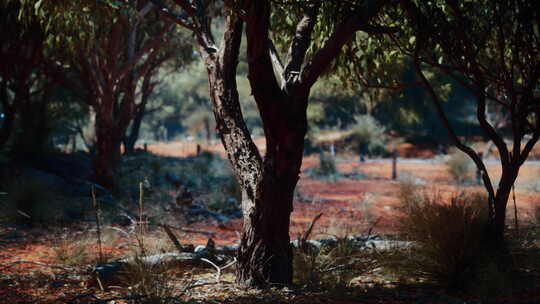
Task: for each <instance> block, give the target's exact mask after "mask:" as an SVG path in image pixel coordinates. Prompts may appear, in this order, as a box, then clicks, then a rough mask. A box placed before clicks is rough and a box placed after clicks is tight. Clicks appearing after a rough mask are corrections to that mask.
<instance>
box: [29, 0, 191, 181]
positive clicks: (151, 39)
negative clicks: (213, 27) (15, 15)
mask: <svg viewBox="0 0 540 304" xmlns="http://www.w3.org/2000/svg"><path fill="white" fill-rule="evenodd" d="M20 2H21V3H22V5H23V11H24V12H26V14H28V15H30V14H31V13H30V12H32V13H34V12H35V14H36V15H37V16H38V17H39V18H40V21H41V24H42V25H43V26H44V27H46V28H51V29H52V30H53V31H54V33H55V34H56V35H55V38H56V39H54V40H53V41H52V42H51V43H54V44H58V45H62V46H63V47H64V49H65V51H64V52H63V53H62V56H63V57H62V60H61V63H60V64H56V65H55V66H54V69H53V70H55V71H54V74H55V76H56V77H58V78H59V79H60V81H61V82H62V83H63V84H64V85H66V86H68V87H70V88H71V89H72V90H73V91H74V92H75V93H77V94H78V98H79V99H80V100H81V101H82V102H84V103H86V104H88V105H89V106H91V107H92V109H93V111H94V113H95V137H96V142H95V145H96V149H95V157H94V164H93V166H94V179H95V181H96V183H98V184H100V185H102V186H104V187H106V188H108V189H111V190H117V187H116V186H117V185H116V182H115V176H116V170H117V167H118V164H119V162H120V159H121V144H122V141H123V140H124V138H125V135H126V130H127V128H128V126H129V124H130V122H131V120H132V119H133V117H134V115H135V112H136V108H137V111H138V110H141V111H142V112H144V105H143V106H141V104H142V103H144V102H139V103H137V100H138V97H139V96H142V97H144V99H147V96H148V94H149V93H150V89H152V88H153V85H150V84H151V80H150V79H151V77H152V76H153V75H154V73H155V70H156V69H157V68H158V67H159V66H160V65H161V64H163V63H164V62H166V61H167V60H169V59H171V58H172V56H171V55H170V54H169V55H166V54H165V53H162V52H161V51H162V50H164V49H165V47H164V46H165V45H167V43H169V42H170V40H169V38H170V39H173V38H174V39H180V36H179V35H177V34H176V33H173V30H172V27H171V24H170V22H164V21H162V20H160V19H159V18H157V14H156V13H155V12H153V11H152V9H151V8H152V5H151V4H148V3H146V1H143V0H132V1H123V2H118V1H103V2H102V3H97V2H95V1H83V0H80V1H73V2H67V3H45V2H44V1H35V0H21V1H20ZM62 4H63V5H62ZM23 16H25V14H23ZM176 41H179V40H176ZM176 45H177V44H176ZM178 51H180V50H178ZM169 53H170V49H169ZM177 54H178V53H177ZM178 57H182V56H178ZM145 77H146V79H147V81H146V84H145V83H144V81H142V80H141V79H143V78H145ZM141 82H143V83H142V84H141ZM139 88H143V89H144V90H145V91H144V93H143V94H140V93H139Z"/></svg>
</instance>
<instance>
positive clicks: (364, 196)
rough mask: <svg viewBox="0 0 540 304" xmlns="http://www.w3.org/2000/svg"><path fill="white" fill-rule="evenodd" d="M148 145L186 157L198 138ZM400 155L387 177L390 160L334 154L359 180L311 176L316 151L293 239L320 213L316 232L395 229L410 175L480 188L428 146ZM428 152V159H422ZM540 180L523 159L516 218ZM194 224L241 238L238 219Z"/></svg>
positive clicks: (527, 213)
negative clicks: (461, 178) (461, 180)
mask: <svg viewBox="0 0 540 304" xmlns="http://www.w3.org/2000/svg"><path fill="white" fill-rule="evenodd" d="M256 143H257V146H259V148H260V150H261V151H264V140H263V139H257V140H256ZM201 147H202V149H204V150H209V151H212V152H217V153H220V154H222V155H223V156H224V157H225V153H224V150H223V147H222V146H221V144H220V143H218V142H213V143H211V144H201ZM149 150H150V151H152V152H154V153H156V154H162V155H169V156H186V155H190V154H194V153H196V150H197V144H196V143H186V144H184V143H169V144H163V143H160V144H155V145H150V147H149ZM400 154H402V155H406V156H409V157H412V156H416V157H422V158H398V164H397V170H398V176H399V178H398V180H396V181H394V180H392V179H391V175H392V163H391V161H390V160H389V159H373V160H367V162H363V163H361V162H359V161H358V158H357V157H356V156H355V155H352V154H350V153H344V154H338V156H337V158H336V159H337V161H336V162H337V167H338V169H339V171H340V172H341V173H343V174H346V173H351V172H362V173H364V174H365V175H367V177H366V178H365V179H361V180H353V179H348V178H341V179H340V180H338V181H337V182H335V183H332V182H325V181H320V180H314V179H312V178H310V177H309V176H308V175H307V174H305V173H304V172H305V171H306V170H307V169H309V168H312V167H315V166H317V165H318V163H319V160H318V155H310V156H307V157H305V158H304V160H303V163H302V171H303V173H302V175H301V178H300V181H299V183H298V186H297V189H296V191H297V195H296V199H295V201H294V211H293V213H292V216H291V238H296V237H297V235H298V234H299V233H302V232H303V231H305V230H306V229H307V227H308V226H309V224H310V223H311V221H312V219H313V218H314V217H315V216H316V215H318V214H319V213H323V216H322V217H321V219H320V220H319V221H318V222H317V225H316V227H315V230H314V236H316V235H317V234H319V235H320V237H324V235H328V234H330V235H337V236H342V235H345V234H351V233H354V234H362V233H366V232H368V231H371V233H390V232H395V231H396V222H397V221H398V218H397V217H398V216H399V211H398V207H399V187H400V182H401V181H402V180H403V179H412V180H415V181H416V182H417V183H419V184H420V186H421V187H422V189H423V190H424V191H427V192H428V193H437V194H439V195H441V196H443V197H449V196H451V195H454V194H457V193H459V192H462V191H482V190H483V188H482V187H480V186H456V185H455V183H454V182H453V181H452V178H451V177H450V175H449V173H448V169H447V165H446V162H445V158H444V157H441V156H434V155H433V153H432V152H431V151H428V150H417V151H414V149H413V147H411V145H410V144H403V145H402V146H401V147H400ZM426 157H429V158H426ZM486 163H487V168H488V172H489V174H490V176H491V177H492V180H493V181H494V183H495V182H496V181H498V179H499V177H500V174H501V169H500V165H499V164H498V162H497V160H495V159H488V160H487V162H486ZM539 179H540V163H539V162H537V161H533V162H529V163H526V164H525V165H524V166H523V167H522V168H521V170H520V174H519V177H518V179H517V181H516V189H515V196H516V205H517V208H518V218H521V219H522V220H527V219H528V218H530V217H531V216H533V213H534V208H535V207H536V206H540V193H539V192H533V191H530V190H529V189H527V187H526V185H529V184H530V183H533V182H537V181H538V180H539ZM513 210H514V209H513V200H512V201H511V203H509V206H508V214H509V215H513V214H514V211H513ZM194 227H196V228H200V229H207V230H211V231H215V232H217V233H216V241H217V243H218V244H225V243H231V242H235V241H237V240H238V239H239V233H240V231H241V227H242V221H241V219H237V220H233V221H231V222H229V223H227V224H226V225H221V226H216V225H208V223H197V224H194ZM187 237H188V238H189V241H190V242H194V243H201V244H202V243H205V242H206V239H205V238H200V236H197V235H188V236H187Z"/></svg>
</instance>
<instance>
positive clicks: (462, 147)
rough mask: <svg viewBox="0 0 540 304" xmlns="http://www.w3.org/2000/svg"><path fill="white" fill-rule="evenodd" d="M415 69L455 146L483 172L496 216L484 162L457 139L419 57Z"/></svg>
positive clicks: (491, 187) (492, 212) (490, 203)
mask: <svg viewBox="0 0 540 304" xmlns="http://www.w3.org/2000/svg"><path fill="white" fill-rule="evenodd" d="M414 67H415V69H416V73H417V74H418V76H419V77H420V79H421V80H422V82H423V83H424V85H425V87H426V89H427V91H428V94H429V95H430V97H431V100H432V102H433V104H434V105H435V108H436V110H437V114H438V115H439V118H440V119H441V121H442V123H443V125H444V126H445V128H446V130H447V131H448V134H449V135H450V138H451V139H452V141H454V145H455V146H456V147H457V148H458V149H459V150H461V151H463V152H464V153H465V154H467V155H468V156H469V157H470V158H471V159H472V160H473V161H474V163H475V165H476V167H477V168H478V170H479V171H480V172H482V180H483V182H484V186H485V187H486V190H487V191H488V195H489V202H488V204H489V206H488V207H489V214H490V217H491V216H493V214H494V198H495V190H494V189H493V184H492V183H491V179H490V177H489V173H488V171H487V168H486V166H485V165H484V162H483V161H482V159H481V158H480V156H479V155H478V154H477V153H476V151H474V150H473V149H472V148H471V147H469V146H467V145H465V144H464V143H462V142H461V140H460V139H459V138H458V137H457V135H456V133H455V131H454V128H452V125H451V124H450V121H449V120H448V117H447V116H446V113H445V112H444V109H443V107H442V102H441V100H440V99H439V97H438V96H437V93H436V92H435V90H434V89H433V86H432V85H431V83H430V82H429V80H428V79H427V78H426V76H425V75H424V72H423V71H422V68H421V66H420V60H419V58H418V57H415V58H414Z"/></svg>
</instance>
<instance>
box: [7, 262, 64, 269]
mask: <svg viewBox="0 0 540 304" xmlns="http://www.w3.org/2000/svg"><path fill="white" fill-rule="evenodd" d="M17 264H33V265H38V266H44V267H49V268H57V269H62V270H73V268H72V267H69V266H67V265H58V264H47V263H43V262H37V261H30V260H16V261H11V262H9V263H4V264H0V267H1V268H0V269H2V270H4V269H7V268H10V267H12V266H14V265H17Z"/></svg>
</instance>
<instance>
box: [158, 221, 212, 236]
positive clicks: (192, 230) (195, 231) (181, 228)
mask: <svg viewBox="0 0 540 304" xmlns="http://www.w3.org/2000/svg"><path fill="white" fill-rule="evenodd" d="M150 225H157V226H160V227H163V226H167V227H169V228H171V229H175V230H180V231H183V232H190V233H200V234H204V235H214V234H216V233H215V232H214V231H208V230H202V229H195V228H189V227H176V226H171V225H165V224H150Z"/></svg>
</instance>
